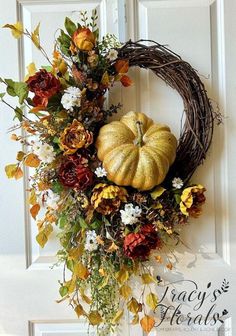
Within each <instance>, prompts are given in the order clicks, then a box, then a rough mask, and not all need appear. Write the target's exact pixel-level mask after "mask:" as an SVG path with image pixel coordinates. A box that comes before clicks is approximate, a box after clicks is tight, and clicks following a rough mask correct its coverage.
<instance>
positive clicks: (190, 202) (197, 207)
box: [180, 184, 206, 218]
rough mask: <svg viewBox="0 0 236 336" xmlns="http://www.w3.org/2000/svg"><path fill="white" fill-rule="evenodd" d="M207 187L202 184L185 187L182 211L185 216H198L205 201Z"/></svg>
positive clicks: (181, 203) (181, 204)
mask: <svg viewBox="0 0 236 336" xmlns="http://www.w3.org/2000/svg"><path fill="white" fill-rule="evenodd" d="M205 191H206V189H205V188H204V187H203V186H202V185H200V184H199V185H195V186H192V187H188V188H185V189H184V190H183V192H182V195H181V202H180V211H181V212H182V213H183V214H184V215H185V216H192V217H195V218H196V217H198V216H200V214H201V212H202V205H203V204H204V203H205V200H206V198H205V196H204V192H205Z"/></svg>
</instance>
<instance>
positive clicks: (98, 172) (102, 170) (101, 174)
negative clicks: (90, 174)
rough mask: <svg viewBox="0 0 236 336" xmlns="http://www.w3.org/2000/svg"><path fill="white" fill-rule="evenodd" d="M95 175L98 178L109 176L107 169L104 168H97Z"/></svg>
mask: <svg viewBox="0 0 236 336" xmlns="http://www.w3.org/2000/svg"><path fill="white" fill-rule="evenodd" d="M94 173H95V174H96V175H97V177H104V176H107V172H106V170H105V168H103V167H97V168H96V169H95V171H94Z"/></svg>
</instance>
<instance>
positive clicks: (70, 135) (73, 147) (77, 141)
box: [60, 119, 93, 155]
mask: <svg viewBox="0 0 236 336" xmlns="http://www.w3.org/2000/svg"><path fill="white" fill-rule="evenodd" d="M92 142H93V134H92V133H91V132H89V131H87V130H86V129H85V128H84V126H83V124H81V122H79V121H78V120H76V119H75V120H73V122H72V124H71V125H69V126H68V127H66V128H65V129H64V131H63V133H62V134H61V137H60V148H61V149H62V150H63V151H64V154H66V155H70V154H74V153H75V152H76V151H77V150H78V149H79V148H86V147H88V146H89V145H91V143H92Z"/></svg>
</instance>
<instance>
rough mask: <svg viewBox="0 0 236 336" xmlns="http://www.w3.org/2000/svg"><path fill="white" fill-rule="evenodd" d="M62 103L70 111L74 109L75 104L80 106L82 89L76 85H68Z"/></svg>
mask: <svg viewBox="0 0 236 336" xmlns="http://www.w3.org/2000/svg"><path fill="white" fill-rule="evenodd" d="M61 104H62V106H63V107H64V108H65V109H66V110H69V111H72V110H73V107H74V106H80V104H81V90H80V89H79V88H77V87H75V86H70V87H68V88H67V89H66V90H65V93H64V94H63V96H62V98H61Z"/></svg>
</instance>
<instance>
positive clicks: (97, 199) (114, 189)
mask: <svg viewBox="0 0 236 336" xmlns="http://www.w3.org/2000/svg"><path fill="white" fill-rule="evenodd" d="M127 194H128V193H127V191H126V189H125V188H122V187H118V186H116V185H108V184H105V183H99V184H97V185H96V186H95V187H94V189H93V194H92V197H91V204H92V206H93V208H94V209H95V210H96V211H97V212H99V213H101V214H103V215H110V214H111V213H113V212H116V211H117V210H118V209H119V208H120V206H121V202H126V200H127Z"/></svg>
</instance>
